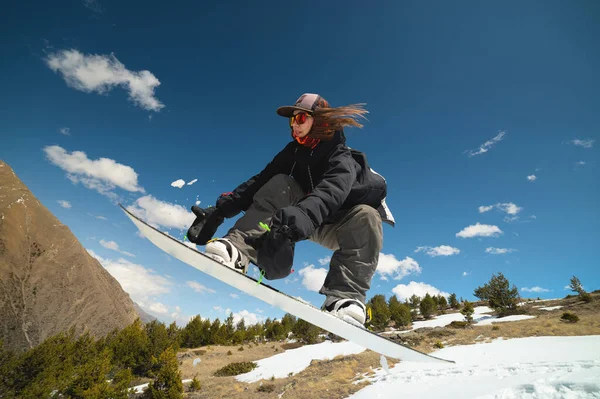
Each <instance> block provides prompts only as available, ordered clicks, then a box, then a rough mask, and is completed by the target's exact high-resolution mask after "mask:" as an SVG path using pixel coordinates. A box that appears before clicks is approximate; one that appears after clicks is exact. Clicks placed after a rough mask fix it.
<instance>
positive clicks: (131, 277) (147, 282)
mask: <svg viewBox="0 0 600 399" xmlns="http://www.w3.org/2000/svg"><path fill="white" fill-rule="evenodd" d="M87 251H88V253H89V254H90V255H91V256H92V257H93V258H95V259H96V260H98V261H99V262H100V264H101V265H102V266H104V268H105V269H106V270H107V271H108V272H109V273H110V274H111V275H112V276H113V277H114V278H115V279H117V281H118V282H119V284H121V287H123V289H124V290H125V292H127V293H128V294H129V295H131V298H132V299H133V300H134V301H135V302H137V303H139V304H140V306H142V304H145V305H146V307H147V306H148V302H149V299H150V298H151V297H154V296H157V295H162V294H168V293H169V292H170V291H171V287H172V285H173V283H172V282H171V281H169V279H167V278H165V277H163V276H161V275H159V274H157V273H155V272H153V271H152V270H150V269H147V268H145V267H143V266H142V265H138V264H135V263H132V262H130V261H128V260H126V259H123V258H120V259H118V260H112V259H105V258H102V257H101V256H99V255H98V254H96V253H95V252H94V251H92V250H91V249H88V250H87Z"/></svg>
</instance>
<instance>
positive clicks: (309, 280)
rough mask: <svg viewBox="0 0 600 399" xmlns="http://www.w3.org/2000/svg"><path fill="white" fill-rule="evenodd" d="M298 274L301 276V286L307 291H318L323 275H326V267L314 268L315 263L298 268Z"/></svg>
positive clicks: (323, 278)
mask: <svg viewBox="0 0 600 399" xmlns="http://www.w3.org/2000/svg"><path fill="white" fill-rule="evenodd" d="M299 273H300V276H302V286H304V288H306V289H307V290H309V291H315V292H319V290H320V289H321V287H322V286H323V283H324V282H325V277H326V276H327V269H322V268H319V269H315V265H308V266H306V267H305V268H304V269H301V270H300V272H299Z"/></svg>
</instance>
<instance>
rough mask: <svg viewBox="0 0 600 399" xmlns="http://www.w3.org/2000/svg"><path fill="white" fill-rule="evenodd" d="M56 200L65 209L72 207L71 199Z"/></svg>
mask: <svg viewBox="0 0 600 399" xmlns="http://www.w3.org/2000/svg"><path fill="white" fill-rule="evenodd" d="M56 202H58V204H59V205H60V206H62V207H63V208H65V209H71V203H70V202H69V201H65V200H58V201H56Z"/></svg>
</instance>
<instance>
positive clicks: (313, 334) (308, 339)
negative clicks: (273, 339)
mask: <svg viewBox="0 0 600 399" xmlns="http://www.w3.org/2000/svg"><path fill="white" fill-rule="evenodd" d="M292 332H293V333H294V337H296V338H297V339H298V340H300V341H302V342H304V343H305V344H308V345H311V344H316V343H317V342H318V340H319V334H320V333H321V329H320V328H319V327H317V326H315V325H314V324H311V323H309V322H307V321H305V320H303V319H298V321H297V322H296V324H295V325H294V329H293V331H292ZM273 348H274V347H273Z"/></svg>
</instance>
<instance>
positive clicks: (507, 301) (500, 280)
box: [474, 273, 520, 317]
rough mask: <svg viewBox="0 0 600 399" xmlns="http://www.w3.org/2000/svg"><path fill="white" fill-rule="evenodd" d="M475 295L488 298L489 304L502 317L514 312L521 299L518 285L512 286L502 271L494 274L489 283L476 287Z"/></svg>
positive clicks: (484, 298) (483, 298)
mask: <svg viewBox="0 0 600 399" xmlns="http://www.w3.org/2000/svg"><path fill="white" fill-rule="evenodd" d="M474 295H475V296H476V297H477V298H479V299H482V300H487V301H488V304H489V306H490V307H491V308H492V309H494V310H495V311H496V313H497V314H498V315H499V316H501V317H502V316H506V315H509V314H511V313H514V311H515V310H517V304H518V302H519V299H520V296H519V290H518V289H517V287H515V286H514V285H513V286H512V288H510V283H509V282H508V280H507V279H506V277H504V275H503V274H502V273H498V275H495V274H494V275H492V278H491V279H490V281H489V282H488V283H486V284H485V285H483V286H481V287H477V289H475V293H474Z"/></svg>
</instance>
